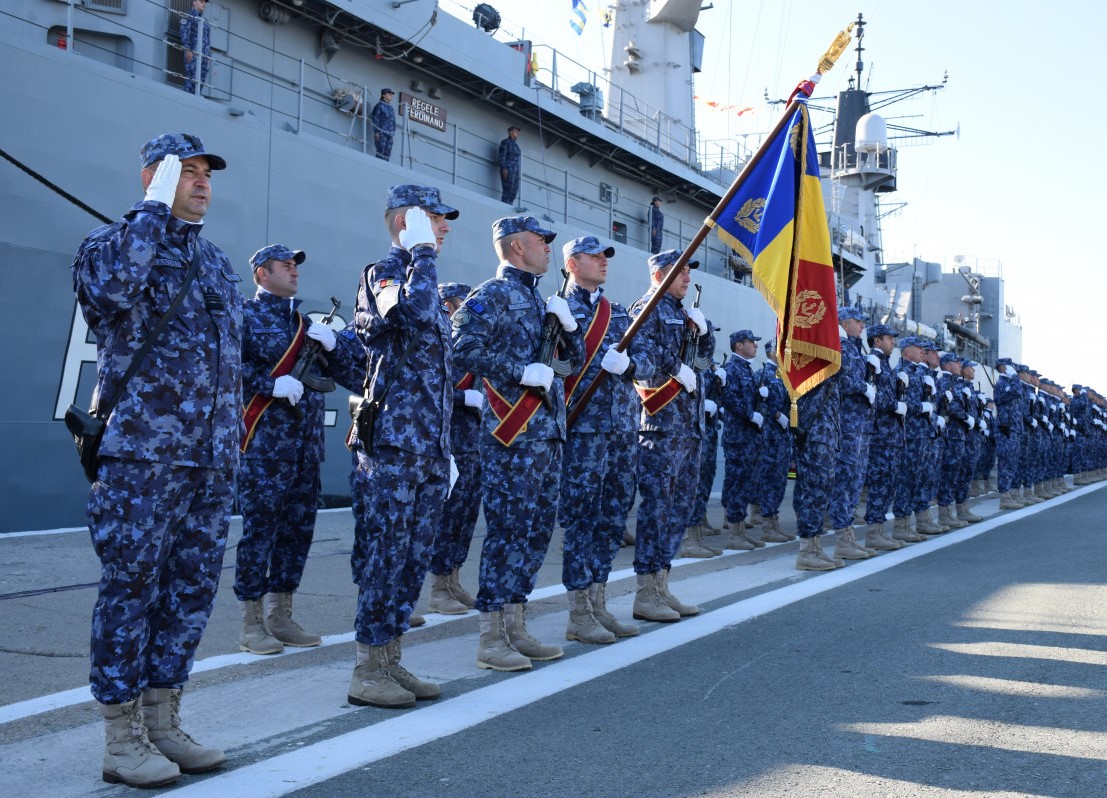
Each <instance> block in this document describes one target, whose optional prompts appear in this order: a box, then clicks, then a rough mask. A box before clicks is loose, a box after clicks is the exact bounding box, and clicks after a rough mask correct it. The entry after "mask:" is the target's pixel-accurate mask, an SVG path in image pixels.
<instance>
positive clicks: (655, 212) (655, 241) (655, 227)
mask: <svg viewBox="0 0 1107 798" xmlns="http://www.w3.org/2000/svg"><path fill="white" fill-rule="evenodd" d="M647 213H648V215H649V224H650V252H651V253H652V254H654V255H656V254H657V253H658V252H660V251H661V239H662V238H663V237H664V235H665V214H664V213H662V211H661V197H654V198H653V199H652V200H650V208H649V211H647Z"/></svg>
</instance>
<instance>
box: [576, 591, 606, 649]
mask: <svg viewBox="0 0 1107 798" xmlns="http://www.w3.org/2000/svg"><path fill="white" fill-rule="evenodd" d="M565 639H566V640H579V641H580V642H581V643H591V644H593V645H606V644H608V643H614V642H615V634H614V633H613V632H611V631H609V630H608V629H607V628H605V627H604V626H603V624H601V623H600V622H599V621H598V620H596V616H595V615H594V614H593V613H592V603H591V602H590V601H589V600H588V591H586V590H570V591H569V625H568V626H567V627H565Z"/></svg>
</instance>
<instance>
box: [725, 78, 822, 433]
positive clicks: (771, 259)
mask: <svg viewBox="0 0 1107 798" xmlns="http://www.w3.org/2000/svg"><path fill="white" fill-rule="evenodd" d="M754 158H755V159H756V161H755V163H753V164H752V166H750V167H747V168H746V169H745V170H743V172H742V175H741V176H739V178H738V179H739V180H740V181H741V182H740V184H738V185H737V187H736V188H732V189H731V192H730V199H729V201H727V202H726V204H725V205H724V206H723V208H722V210H721V211H720V212H719V213H718V214H716V215H714V218H712V219H709V220H708V222H707V223H708V224H709V225H710V226H712V227H714V228H715V230H716V232H718V234H719V237H720V238H721V239H722V240H723V241H725V242H726V243H727V244H728V245H729V246H730V247H732V248H733V249H734V250H736V251H737V252H738V254H739V255H741V256H742V257H744V258H745V259H746V260H747V261H749V263H750V264H751V265H752V266H753V282H754V285H755V286H756V287H757V290H758V291H760V292H761V294H762V295H763V296H764V297H765V300H766V301H767V302H768V303H769V305H770V306H771V307H772V309H773V311H775V313H776V317H777V355H778V358H779V359H778V362H779V365H780V376H781V378H782V379H783V381H784V385H785V386H786V387H787V389H788V394H789V396H791V398H792V423H793V425H794V424H795V423H796V412H795V408H796V404H795V403H796V400H798V399H799V397H801V396H803V394H805V393H807V392H808V391H810V390H811V389H813V388H814V387H815V386H817V385H818V384H819V383H821V382H823V381H824V380H826V379H827V378H829V377H830V376H832V375H833V374H834V373H835V372H837V371H838V369H839V367H840V366H841V363H842V351H841V345H840V344H839V338H838V301H837V296H836V291H835V280H834V266H833V265H832V261H831V257H830V229H829V227H828V225H827V221H826V211H825V209H824V207H823V193H822V187H821V186H820V184H819V160H818V154H817V152H816V150H815V135H814V133H813V131H812V130H811V119H810V116H809V114H808V110H807V103H806V102H805V101H804V100H803V99H800V100H797V101H796V102H794V103H792V104H791V105H790V106H789V108H788V116H787V117H786V119H785V120H784V123H783V124H782V125H780V126H778V128H777V131H776V133H775V134H774V135H773V137H772V138H771V139H770V140H769V141H767V142H766V143H765V144H764V145H763V146H762V147H761V149H760V150H759V151H758V153H757V155H755V156H754Z"/></svg>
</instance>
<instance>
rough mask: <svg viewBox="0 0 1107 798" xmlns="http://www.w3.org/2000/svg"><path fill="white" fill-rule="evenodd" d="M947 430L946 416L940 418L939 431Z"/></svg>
mask: <svg viewBox="0 0 1107 798" xmlns="http://www.w3.org/2000/svg"><path fill="white" fill-rule="evenodd" d="M945 428H946V417H945V416H938V429H945Z"/></svg>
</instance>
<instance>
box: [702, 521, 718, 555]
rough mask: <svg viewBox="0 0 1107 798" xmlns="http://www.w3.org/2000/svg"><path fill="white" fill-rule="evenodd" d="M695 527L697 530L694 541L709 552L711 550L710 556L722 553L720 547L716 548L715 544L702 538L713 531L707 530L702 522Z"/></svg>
mask: <svg viewBox="0 0 1107 798" xmlns="http://www.w3.org/2000/svg"><path fill="white" fill-rule="evenodd" d="M695 529H696V530H697V531H696V543H697V544H698V545H699V546H700V547H701V548H704V549H707V550H708V551H709V552H711V556H712V557H718V556H719V555H720V554H722V553H723V550H722V549H719V548H716V547H715V546H712V545H711V544H710V543H708V542H707V541H706V540H704V538H705V537H707V536H708V535H711V534H714V533H713V532H711V530H709V529H708V528H707V527H706V526H704V525H703V524H699V525H698V526H697V527H695Z"/></svg>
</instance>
